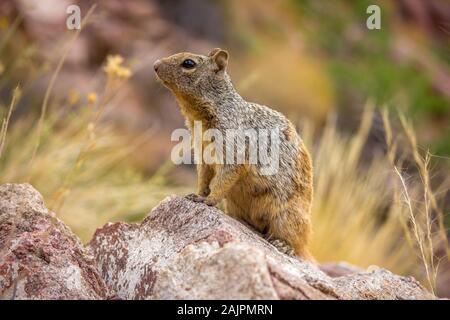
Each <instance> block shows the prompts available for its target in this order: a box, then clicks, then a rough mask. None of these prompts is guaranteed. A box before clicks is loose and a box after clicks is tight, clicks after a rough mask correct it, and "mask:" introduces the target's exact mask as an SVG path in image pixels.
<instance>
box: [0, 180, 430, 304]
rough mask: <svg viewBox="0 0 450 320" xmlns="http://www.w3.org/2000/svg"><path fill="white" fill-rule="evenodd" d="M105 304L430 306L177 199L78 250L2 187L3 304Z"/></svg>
mask: <svg viewBox="0 0 450 320" xmlns="http://www.w3.org/2000/svg"><path fill="white" fill-rule="evenodd" d="M91 254H92V255H93V259H94V260H92V256H91ZM321 269H322V270H323V271H322V270H321ZM325 272H326V273H325ZM327 274H329V275H327ZM108 297H116V298H119V299H432V298H434V297H433V296H432V295H431V294H429V293H428V292H427V291H426V290H425V289H424V288H423V287H422V286H421V285H420V284H419V283H418V282H417V281H416V280H414V279H413V278H411V277H400V276H396V275H394V274H392V273H391V272H389V271H387V270H383V269H374V270H373V271H371V272H365V271H363V270H361V269H359V268H356V267H353V266H349V265H346V264H327V265H322V266H321V267H320V268H319V267H318V266H316V265H314V264H311V263H308V262H304V261H300V260H298V259H296V258H292V257H288V256H285V255H283V254H281V253H279V252H278V251H277V250H276V249H275V248H274V247H272V245H270V244H269V243H267V242H266V241H265V240H263V239H262V238H261V237H260V236H259V235H258V234H257V233H256V232H254V231H252V229H251V228H249V227H248V226H246V225H244V224H242V223H240V222H238V221H236V220H234V219H232V218H230V217H228V216H226V215H225V214H223V213H222V212H221V211H220V210H218V209H215V208H211V207H207V206H206V205H203V204H197V203H193V202H191V201H188V200H186V199H184V198H181V197H175V196H172V197H168V198H166V199H165V200H164V201H162V202H161V203H160V204H159V205H158V206H157V207H156V208H154V209H153V210H152V211H151V212H150V214H149V215H148V217H147V218H146V219H145V220H144V221H143V222H142V223H141V224H127V223H122V222H118V223H111V224H107V225H105V226H104V227H103V228H101V229H99V230H97V232H96V234H95V235H94V237H93V239H92V240H91V242H90V243H89V245H88V246H87V247H86V248H83V246H82V245H81V244H80V242H79V240H78V239H77V238H76V236H74V235H73V234H72V233H71V232H70V230H69V229H68V228H67V227H66V226H65V225H64V224H63V223H62V222H61V221H60V220H58V219H57V218H56V217H55V215H54V214H53V213H51V212H49V211H48V210H47V209H46V208H45V206H44V204H43V201H42V198H41V196H40V195H39V193H38V192H37V191H36V190H34V189H33V188H32V187H31V186H30V185H27V184H23V185H17V184H5V185H2V186H0V298H2V299H105V298H108Z"/></svg>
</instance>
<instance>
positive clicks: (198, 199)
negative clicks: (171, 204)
mask: <svg viewBox="0 0 450 320" xmlns="http://www.w3.org/2000/svg"><path fill="white" fill-rule="evenodd" d="M185 198H186V199H188V200H191V201H194V202H198V203H204V204H206V205H208V206H211V207H213V206H215V205H216V204H217V201H214V200H213V199H211V198H208V197H203V196H199V195H198V194H195V193H191V194H188V195H187V196H185Z"/></svg>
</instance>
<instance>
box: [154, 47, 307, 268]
mask: <svg viewBox="0 0 450 320" xmlns="http://www.w3.org/2000/svg"><path fill="white" fill-rule="evenodd" d="M185 59H191V60H193V61H194V62H195V63H196V65H195V67H194V68H192V69H186V68H184V67H182V66H181V64H182V63H183V61H184V60H185ZM227 62H228V53H227V52H226V51H224V50H221V49H214V50H213V51H211V53H210V54H209V55H208V56H203V55H197V54H192V53H188V52H185V53H178V54H175V55H172V56H170V57H167V58H164V59H161V60H158V61H157V62H156V63H155V71H156V73H157V75H158V78H159V79H160V80H161V81H162V82H163V83H164V85H166V86H167V87H168V88H169V89H170V90H171V91H172V92H173V93H174V95H175V97H176V99H177V101H178V103H179V105H180V109H181V112H182V114H183V115H184V116H185V118H186V124H187V126H188V127H189V128H190V129H192V127H193V122H194V121H195V120H200V121H202V126H203V129H204V130H206V129H210V128H216V129H219V130H223V131H225V130H226V129H232V128H273V127H279V128H281V129H282V130H281V134H280V140H281V148H280V170H279V172H278V173H277V174H275V175H274V176H265V175H262V174H261V173H260V167H259V166H258V165H256V164H249V163H245V164H241V165H230V164H220V165H219V164H215V165H207V164H199V165H197V171H198V194H197V195H193V196H191V199H193V200H195V201H202V202H205V203H207V204H209V205H215V204H217V203H218V202H220V201H221V200H225V202H226V203H225V204H226V211H227V213H228V214H229V215H230V216H233V217H235V218H237V219H241V220H244V221H246V222H247V223H249V224H250V225H252V226H253V227H254V228H256V229H257V230H258V231H260V232H262V233H264V234H266V235H268V237H269V238H271V239H279V240H282V241H283V242H285V243H287V244H288V245H289V246H290V247H291V248H293V250H294V251H295V253H296V254H297V255H299V256H301V257H303V258H306V259H310V260H313V258H312V256H311V255H310V253H309V251H308V249H307V244H308V239H309V236H310V233H311V221H310V210H311V202H312V197H313V186H312V163H311V158H310V155H309V153H308V151H307V150H306V148H305V146H304V144H303V142H302V141H301V139H300V137H299V136H298V134H297V132H296V130H295V128H294V126H293V125H292V124H291V123H290V122H289V120H287V119H286V118H285V117H284V116H283V115H282V114H280V113H279V112H276V111H274V110H272V109H270V108H268V107H265V106H261V105H258V104H255V103H250V102H247V101H245V100H244V99H243V98H242V97H241V96H240V95H239V94H238V93H237V92H236V91H235V90H234V87H233V85H232V83H231V80H230V78H229V76H228V74H227V73H226V66H227ZM206 144H207V143H206Z"/></svg>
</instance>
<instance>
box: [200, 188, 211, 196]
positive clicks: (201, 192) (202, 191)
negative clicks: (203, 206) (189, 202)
mask: <svg viewBox="0 0 450 320" xmlns="http://www.w3.org/2000/svg"><path fill="white" fill-rule="evenodd" d="M210 193H211V190H210V189H209V187H206V188H204V189H202V190H200V192H199V193H198V194H199V195H201V196H202V197H207V196H209V194H210Z"/></svg>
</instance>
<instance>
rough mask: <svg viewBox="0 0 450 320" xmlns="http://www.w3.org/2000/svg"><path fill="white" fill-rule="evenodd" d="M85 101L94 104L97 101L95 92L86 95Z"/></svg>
mask: <svg viewBox="0 0 450 320" xmlns="http://www.w3.org/2000/svg"><path fill="white" fill-rule="evenodd" d="M87 101H88V103H89V104H95V103H96V102H97V94H96V93H95V92H91V93H89V94H88V96H87Z"/></svg>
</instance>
